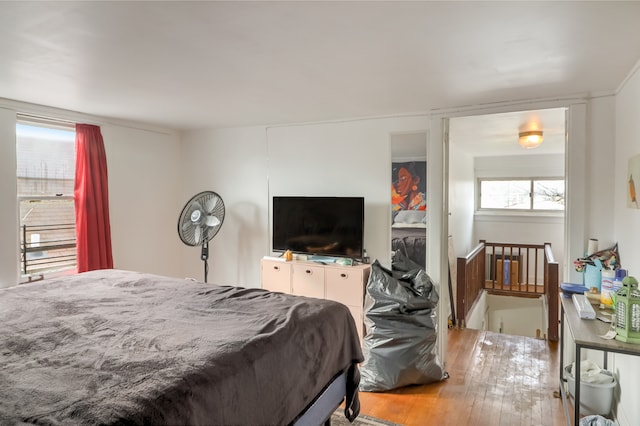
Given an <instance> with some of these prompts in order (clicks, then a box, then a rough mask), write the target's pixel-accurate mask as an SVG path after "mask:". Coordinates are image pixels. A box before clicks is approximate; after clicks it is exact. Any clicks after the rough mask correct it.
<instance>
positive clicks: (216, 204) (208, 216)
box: [178, 191, 224, 283]
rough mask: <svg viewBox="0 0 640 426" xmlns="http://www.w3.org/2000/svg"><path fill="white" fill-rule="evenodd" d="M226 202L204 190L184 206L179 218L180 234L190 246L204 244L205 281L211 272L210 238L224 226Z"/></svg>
mask: <svg viewBox="0 0 640 426" xmlns="http://www.w3.org/2000/svg"><path fill="white" fill-rule="evenodd" d="M223 221H224V202H223V201H222V198H221V197H220V196H219V195H218V194H216V193H215V192H213V191H203V192H201V193H199V194H196V195H194V196H193V197H192V198H191V199H190V200H189V201H188V202H187V204H185V206H184V207H183V208H182V213H180V218H179V219H178V235H180V239H181V240H182V242H183V243H185V244H186V245H189V246H197V245H200V244H202V252H201V254H200V258H201V259H202V260H203V261H204V282H205V283H206V282H207V275H208V273H209V264H208V259H209V240H210V239H212V238H213V237H214V236H215V235H216V234H217V233H218V231H219V230H220V228H221V227H222V222H223Z"/></svg>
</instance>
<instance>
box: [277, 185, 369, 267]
mask: <svg viewBox="0 0 640 426" xmlns="http://www.w3.org/2000/svg"><path fill="white" fill-rule="evenodd" d="M363 235H364V198H363V197H273V250H274V251H286V250H291V251H292V252H296V253H304V254H312V255H321V256H340V257H351V258H355V259H360V258H362V251H363Z"/></svg>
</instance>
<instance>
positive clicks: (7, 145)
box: [0, 108, 20, 287]
mask: <svg viewBox="0 0 640 426" xmlns="http://www.w3.org/2000/svg"><path fill="white" fill-rule="evenodd" d="M17 189H18V187H17V178H16V113H15V111H13V110H11V109H3V108H0V235H1V236H2V238H0V287H10V286H13V285H15V284H17V283H18V277H19V266H18V262H19V259H20V257H19V255H18V250H19V235H18V198H17V196H18V193H17Z"/></svg>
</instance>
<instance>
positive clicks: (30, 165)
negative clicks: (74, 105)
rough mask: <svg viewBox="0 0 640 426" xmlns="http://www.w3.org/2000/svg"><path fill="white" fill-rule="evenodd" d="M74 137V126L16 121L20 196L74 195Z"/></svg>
mask: <svg viewBox="0 0 640 426" xmlns="http://www.w3.org/2000/svg"><path fill="white" fill-rule="evenodd" d="M75 138H76V134H75V131H73V130H60V129H51V128H46V127H39V126H30V125H26V124H17V125H16V156H17V163H18V164H17V166H18V168H17V175H18V176H17V177H18V195H19V196H46V195H57V194H62V195H68V196H73V180H74V175H75Z"/></svg>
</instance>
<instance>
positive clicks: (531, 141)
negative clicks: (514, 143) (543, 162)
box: [518, 130, 543, 149]
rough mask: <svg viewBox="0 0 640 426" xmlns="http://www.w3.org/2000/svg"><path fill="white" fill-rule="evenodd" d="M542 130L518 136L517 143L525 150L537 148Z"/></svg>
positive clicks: (540, 140) (540, 141) (522, 133)
mask: <svg viewBox="0 0 640 426" xmlns="http://www.w3.org/2000/svg"><path fill="white" fill-rule="evenodd" d="M542 139H543V138H542V130H530V131H528V132H520V133H519V134H518V143H519V144H520V146H522V147H523V148H526V149H532V148H537V147H538V146H539V145H540V144H541V143H542Z"/></svg>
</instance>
